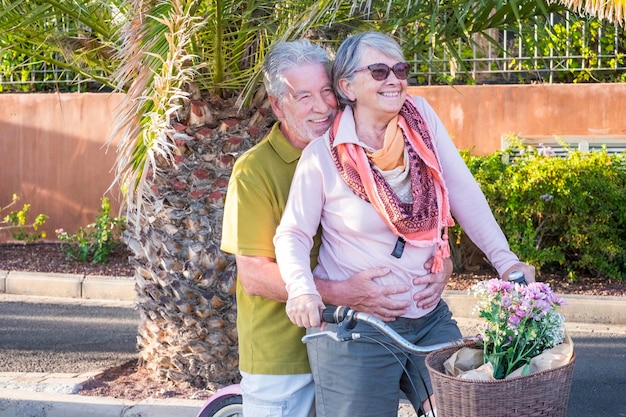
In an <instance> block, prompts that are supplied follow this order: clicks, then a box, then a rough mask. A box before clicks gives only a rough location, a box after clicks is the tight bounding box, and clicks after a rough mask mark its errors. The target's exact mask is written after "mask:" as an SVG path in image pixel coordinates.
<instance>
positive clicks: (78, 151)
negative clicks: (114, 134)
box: [0, 93, 123, 241]
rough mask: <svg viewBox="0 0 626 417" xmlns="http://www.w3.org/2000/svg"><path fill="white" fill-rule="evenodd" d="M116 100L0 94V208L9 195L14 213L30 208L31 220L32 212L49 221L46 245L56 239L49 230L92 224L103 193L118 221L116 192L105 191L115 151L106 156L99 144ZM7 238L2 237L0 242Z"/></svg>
mask: <svg viewBox="0 0 626 417" xmlns="http://www.w3.org/2000/svg"><path fill="white" fill-rule="evenodd" d="M122 98H123V95H121V94H88V93H87V94H0V205H2V206H6V205H7V204H8V203H9V202H10V201H11V196H12V195H13V193H16V194H18V195H19V196H20V201H18V205H19V207H20V208H21V207H22V204H24V203H29V204H31V211H30V213H31V214H32V216H31V218H34V215H36V214H39V213H43V214H47V215H48V216H50V218H49V220H48V221H47V222H46V224H45V225H44V227H43V228H42V229H43V230H45V231H46V232H47V234H48V238H47V240H56V235H55V233H54V230H55V229H58V228H64V229H65V230H66V231H69V232H71V233H74V232H75V231H76V229H77V228H78V227H79V226H85V225H87V224H89V223H92V222H93V221H94V220H95V218H96V216H97V214H98V209H99V207H100V200H101V198H102V197H103V196H105V195H106V196H108V197H109V198H110V201H111V206H112V207H111V208H112V214H113V215H117V214H118V210H119V202H118V193H117V189H116V190H115V191H113V192H108V193H107V189H108V188H109V186H110V185H111V183H112V182H113V171H112V169H113V166H114V163H115V156H116V153H115V147H112V148H111V149H109V150H108V151H107V149H105V148H103V145H104V144H105V142H106V141H107V139H108V137H109V134H110V132H111V130H112V129H111V126H112V122H113V119H114V117H115V115H116V112H117V109H116V106H117V105H118V104H119V103H120V101H121V100H122ZM20 203H21V204H20ZM14 207H17V205H16V206H14ZM7 213H8V210H7V211H6V212H2V213H1V214H0V215H2V217H4V215H6V214H7ZM8 237H10V236H9V234H8V233H7V232H6V231H5V232H4V233H3V234H2V235H1V236H0V241H3V239H7V238H8Z"/></svg>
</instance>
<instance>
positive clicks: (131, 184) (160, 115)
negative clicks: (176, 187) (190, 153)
mask: <svg viewBox="0 0 626 417" xmlns="http://www.w3.org/2000/svg"><path fill="white" fill-rule="evenodd" d="M193 3H195V2H194V1H192V0H189V1H184V0H172V1H167V0H163V1H159V2H153V3H149V2H148V3H146V2H143V1H141V0H138V1H134V2H133V3H132V6H131V19H130V20H129V21H128V27H127V28H126V30H125V33H126V34H127V35H126V36H125V38H124V41H125V43H124V45H125V48H124V49H123V50H122V52H121V56H120V59H121V61H122V62H124V65H122V66H121V67H120V68H119V70H118V71H117V72H116V80H117V84H118V85H119V86H123V85H129V88H128V92H127V94H126V97H125V99H124V102H123V107H124V111H122V112H120V114H119V115H118V120H117V124H116V126H115V127H114V133H113V135H112V138H114V137H119V143H118V158H117V164H116V166H117V172H116V181H118V182H119V183H120V184H121V186H122V189H123V190H124V191H125V193H126V198H127V200H128V202H129V204H128V207H133V208H134V210H135V213H134V216H135V217H134V218H129V222H131V223H132V224H134V225H135V227H136V228H138V227H139V226H140V223H141V211H142V210H141V207H142V204H144V203H145V202H146V201H154V200H155V198H153V199H146V198H144V197H145V196H147V195H148V194H150V190H149V189H148V188H147V187H146V182H145V178H146V176H147V175H154V176H158V175H159V171H158V169H157V163H156V158H158V157H161V158H165V159H166V160H171V159H172V156H173V154H172V152H173V149H174V147H175V144H174V143H172V141H171V140H170V136H169V135H168V134H167V133H168V132H170V129H171V124H172V123H171V121H172V120H171V119H172V117H173V115H174V114H175V112H176V111H177V110H178V109H179V108H180V107H181V106H182V105H183V102H184V101H185V100H186V99H187V97H188V93H187V92H186V91H185V90H184V86H186V85H187V84H188V83H189V82H191V81H192V80H193V78H194V74H195V69H194V68H193V67H192V66H190V65H188V63H189V61H190V60H191V58H192V57H191V56H190V55H189V54H187V52H186V49H187V47H188V45H189V44H190V40H191V38H192V36H193V35H194V33H195V32H196V31H197V30H198V27H199V25H200V22H201V20H200V19H199V18H198V17H194V16H192V15H191V14H190V6H191V5H192V4H193Z"/></svg>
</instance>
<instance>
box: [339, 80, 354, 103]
mask: <svg viewBox="0 0 626 417" xmlns="http://www.w3.org/2000/svg"><path fill="white" fill-rule="evenodd" d="M337 86H338V87H339V89H340V90H341V91H343V93H344V94H345V96H346V97H348V98H349V99H350V101H354V99H355V97H354V92H353V91H352V84H350V81H348V80H347V79H345V78H342V79H340V80H339V82H338V83H337Z"/></svg>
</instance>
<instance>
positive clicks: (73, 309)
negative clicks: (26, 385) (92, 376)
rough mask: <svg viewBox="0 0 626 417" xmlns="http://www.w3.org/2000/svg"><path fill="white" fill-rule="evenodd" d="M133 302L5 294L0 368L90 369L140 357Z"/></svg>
mask: <svg viewBox="0 0 626 417" xmlns="http://www.w3.org/2000/svg"><path fill="white" fill-rule="evenodd" d="M138 321H139V313H138V312H136V311H134V310H133V309H132V305H131V304H130V303H122V302H93V301H92V302H85V301H72V300H67V301H66V300H61V299H42V298H34V297H19V296H7V295H2V296H0V372H77V373H80V372H87V371H93V370H97V369H106V368H109V367H112V366H116V365H120V364H122V363H125V362H126V361H128V360H131V359H135V358H137V357H138V354H137V349H136V340H137V323H138Z"/></svg>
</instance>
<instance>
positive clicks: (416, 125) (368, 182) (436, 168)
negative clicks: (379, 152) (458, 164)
mask: <svg viewBox="0 0 626 417" xmlns="http://www.w3.org/2000/svg"><path fill="white" fill-rule="evenodd" d="M342 116H343V112H340V113H339V114H338V115H337V118H336V119H335V122H334V124H333V128H332V129H331V130H330V150H331V155H332V157H333V160H334V161H335V165H336V166H337V168H338V169H339V172H340V174H341V176H342V178H343V179H344V181H345V182H346V184H347V185H348V186H349V187H350V188H351V189H352V191H353V192H354V193H355V194H356V195H357V196H359V197H360V198H361V199H363V200H365V201H367V202H369V203H371V204H372V205H373V207H374V209H375V210H376V211H377V212H378V214H379V215H380V216H381V218H382V219H383V220H384V221H385V223H386V224H387V226H388V227H389V229H390V230H391V231H392V232H393V233H394V234H395V235H396V236H398V237H399V238H402V239H404V240H405V241H407V242H408V243H410V244H412V245H415V246H420V247H427V246H431V245H433V244H436V245H437V251H436V253H435V260H434V265H433V268H432V271H433V272H439V271H441V270H443V259H444V258H447V257H449V256H450V245H449V243H448V234H447V228H448V226H453V225H454V220H452V215H451V214H450V204H449V199H448V190H447V188H446V187H445V184H444V181H443V175H442V173H441V166H440V163H439V158H438V156H437V150H436V148H435V146H434V143H433V141H432V138H431V137H430V131H429V129H428V126H427V125H426V121H425V120H424V118H423V117H422V115H421V114H420V113H419V111H418V110H417V108H416V107H415V105H414V104H413V102H412V101H411V99H407V100H406V101H405V102H404V105H403V106H402V109H400V114H399V116H398V126H400V129H401V130H402V133H403V136H404V143H405V146H406V148H407V152H408V161H405V163H407V164H409V169H410V172H409V174H410V177H411V190H412V191H411V193H412V202H411V203H408V204H407V203H403V202H402V201H401V200H400V199H399V198H398V196H397V195H396V193H395V192H394V191H393V189H392V188H391V186H390V185H389V184H388V183H387V181H386V180H385V178H384V177H383V175H382V173H381V172H380V171H379V170H378V169H377V168H375V167H374V166H373V163H372V162H371V161H370V159H369V158H368V157H367V155H366V153H365V151H364V150H363V148H362V147H361V146H359V145H356V144H353V143H342V144H338V145H337V146H334V142H335V135H336V134H337V130H338V128H339V123H340V121H341V117H342ZM442 228H443V229H444V232H443V235H442V232H441V230H442Z"/></svg>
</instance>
